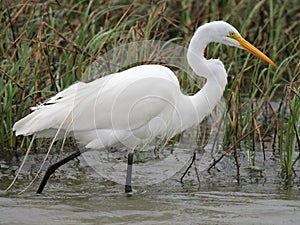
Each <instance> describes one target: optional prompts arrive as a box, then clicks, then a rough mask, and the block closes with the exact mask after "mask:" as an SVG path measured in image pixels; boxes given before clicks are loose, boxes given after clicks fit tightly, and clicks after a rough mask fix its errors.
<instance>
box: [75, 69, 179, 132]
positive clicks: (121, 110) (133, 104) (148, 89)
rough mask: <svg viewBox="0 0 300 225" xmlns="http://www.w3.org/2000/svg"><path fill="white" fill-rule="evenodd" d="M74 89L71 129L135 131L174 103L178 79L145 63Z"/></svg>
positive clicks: (177, 91) (164, 70)
mask: <svg viewBox="0 0 300 225" xmlns="http://www.w3.org/2000/svg"><path fill="white" fill-rule="evenodd" d="M87 89H88V92H89V94H88V95H87V94H86V92H85V91H84V92H80V91H79V92H78V93H77V96H76V97H75V104H74V111H73V119H74V122H73V129H74V131H80V130H90V129H106V130H107V129H114V130H131V131H132V130H135V129H138V128H140V127H142V126H144V125H145V124H147V123H148V122H149V121H150V120H151V119H153V118H154V117H156V116H160V115H161V114H162V113H163V112H164V110H165V109H166V108H169V107H170V105H173V106H174V104H175V101H176V97H177V96H178V94H179V93H180V88H179V84H178V80H177V78H176V77H175V75H174V73H173V72H172V71H171V70H169V69H168V68H166V67H163V66H155V65H147V66H138V67H134V68H132V69H129V70H126V71H123V72H121V73H118V74H115V75H114V76H110V77H108V79H106V80H105V82H103V83H102V84H101V86H100V85H98V84H97V80H96V81H94V82H92V83H89V84H87Z"/></svg>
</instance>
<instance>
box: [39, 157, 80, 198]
mask: <svg viewBox="0 0 300 225" xmlns="http://www.w3.org/2000/svg"><path fill="white" fill-rule="evenodd" d="M82 152H83V151H77V152H74V153H73V154H71V155H69V156H68V157H66V158H64V159H62V160H60V161H58V162H57V163H55V164H53V165H51V166H49V167H48V169H47V171H46V173H45V176H44V178H43V180H42V182H41V184H40V186H39V188H38V190H37V192H36V193H38V194H40V193H42V192H43V190H44V187H45V185H46V184H47V181H48V179H49V177H50V176H51V175H52V174H53V173H54V172H55V170H57V169H58V168H59V167H61V166H62V165H64V164H66V163H67V162H69V161H71V160H72V159H74V158H76V157H78V156H80V155H81V153H82Z"/></svg>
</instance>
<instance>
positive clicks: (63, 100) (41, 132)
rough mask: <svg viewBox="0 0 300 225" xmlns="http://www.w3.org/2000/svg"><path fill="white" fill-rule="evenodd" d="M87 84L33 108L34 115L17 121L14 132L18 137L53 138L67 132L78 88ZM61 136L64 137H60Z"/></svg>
mask: <svg viewBox="0 0 300 225" xmlns="http://www.w3.org/2000/svg"><path fill="white" fill-rule="evenodd" d="M81 85H85V83H82V82H78V83H76V84H73V85H71V86H70V87H68V88H67V89H65V90H63V91H61V92H59V93H57V94H56V95H55V96H53V97H52V98H50V99H49V100H48V101H46V102H45V103H44V104H41V105H38V106H35V107H32V108H31V109H32V110H33V112H32V113H30V114H29V115H27V116H26V117H24V118H22V119H21V120H19V121H17V122H16V123H15V124H14V126H13V130H14V131H16V135H17V136H18V135H24V136H27V135H32V134H36V135H37V137H52V136H54V135H55V134H56V132H57V130H58V129H60V133H62V132H67V130H68V126H69V125H70V122H71V119H72V118H71V116H72V115H71V114H72V110H73V105H74V101H75V97H76V93H77V90H78V88H79V87H80V86H81ZM59 136H63V134H62V135H59Z"/></svg>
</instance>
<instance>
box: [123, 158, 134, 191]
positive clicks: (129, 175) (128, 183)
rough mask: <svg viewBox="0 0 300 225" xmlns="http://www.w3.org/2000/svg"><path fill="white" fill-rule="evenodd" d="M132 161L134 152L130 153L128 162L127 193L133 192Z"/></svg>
mask: <svg viewBox="0 0 300 225" xmlns="http://www.w3.org/2000/svg"><path fill="white" fill-rule="evenodd" d="M132 163H133V153H132V152H129V153H128V162H127V175H126V183H125V193H128V194H132V187H131V175H132Z"/></svg>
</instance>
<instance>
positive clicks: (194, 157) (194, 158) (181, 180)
mask: <svg viewBox="0 0 300 225" xmlns="http://www.w3.org/2000/svg"><path fill="white" fill-rule="evenodd" d="M195 160H196V151H195V152H194V155H193V158H192V160H191V163H190V165H189V166H188V168H187V169H186V170H185V172H184V173H183V175H182V176H181V178H180V182H181V183H183V178H184V177H185V175H186V174H187V172H188V171H189V170H190V168H191V167H192V165H193V163H194V161H195Z"/></svg>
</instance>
